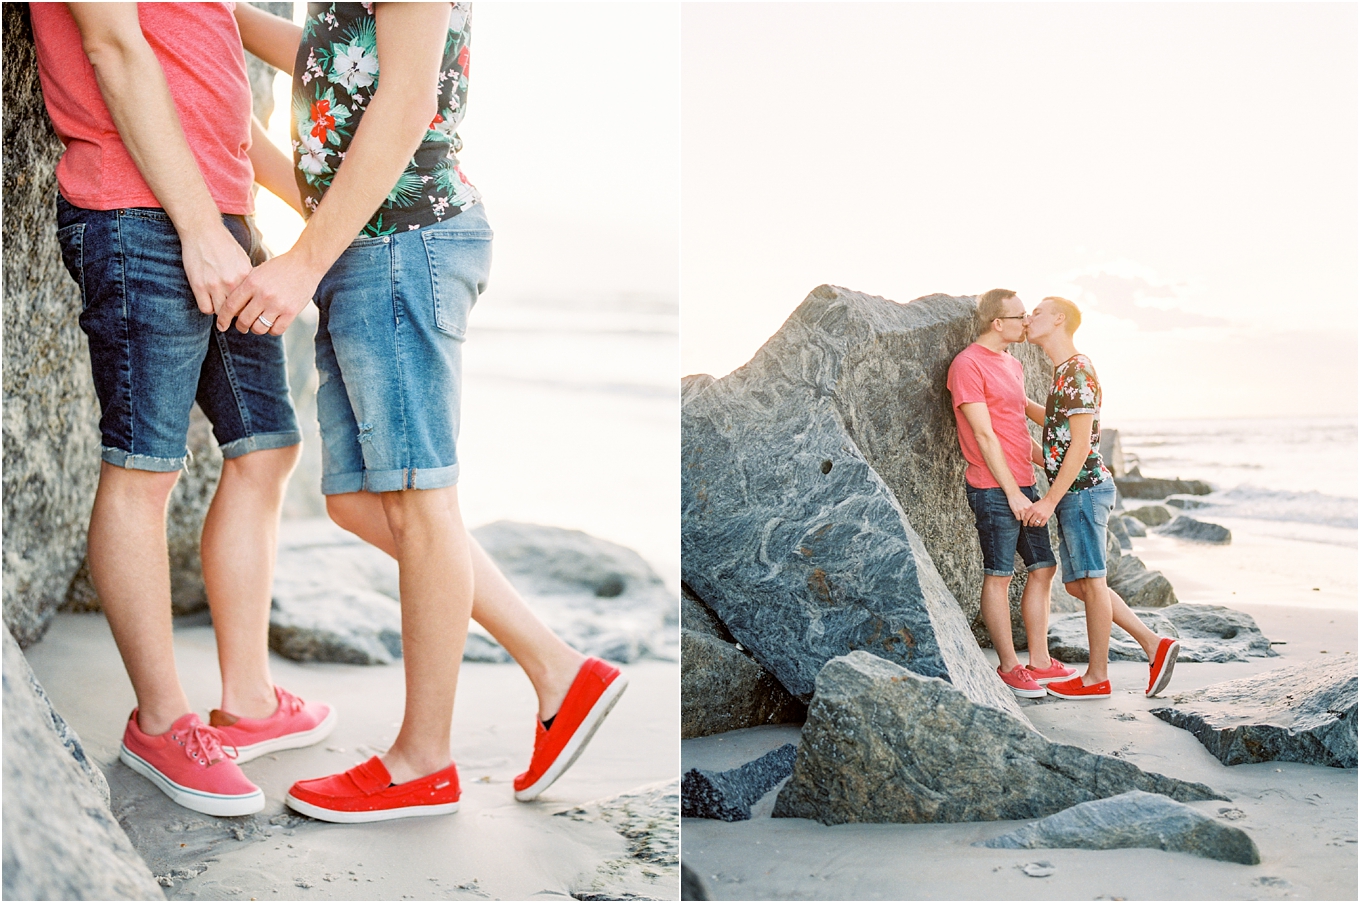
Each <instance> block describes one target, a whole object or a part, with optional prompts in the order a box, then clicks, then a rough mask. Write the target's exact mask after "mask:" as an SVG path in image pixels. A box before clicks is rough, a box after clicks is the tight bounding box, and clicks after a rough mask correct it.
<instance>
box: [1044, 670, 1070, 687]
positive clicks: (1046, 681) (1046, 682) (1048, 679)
mask: <svg viewBox="0 0 1360 903" xmlns="http://www.w3.org/2000/svg"><path fill="white" fill-rule="evenodd" d="M1076 676H1077V672H1075V671H1073V672H1072V673H1071V674H1066V675H1063V676H1061V677H1036V678H1034V682H1035V683H1036V684H1038V685H1039V686H1041V687H1046V686H1048V685H1049V684H1051V683H1053V682H1054V681H1055V680H1071V679H1072V678H1074V677H1076Z"/></svg>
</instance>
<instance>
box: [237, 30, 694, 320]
mask: <svg viewBox="0 0 1360 903" xmlns="http://www.w3.org/2000/svg"><path fill="white" fill-rule="evenodd" d="M297 6H298V7H299V8H301V7H303V6H305V4H301V3H299V4H297ZM679 18H680V13H679V6H678V4H673V3H649V4H626V3H623V4H620V3H568V4H554V3H502V4H496V3H479V4H476V5H475V7H474V11H473V37H472V76H471V83H470V87H469V90H468V110H467V118H466V119H465V120H464V121H463V124H462V126H461V127H460V128H459V134H460V135H461V137H462V139H463V153H462V154H461V155H460V160H461V162H462V167H463V171H464V173H466V174H467V176H468V178H469V179H470V180H471V181H472V182H473V183H474V184H475V185H476V186H477V187H478V188H479V189H480V190H481V192H482V195H483V196H484V198H485V201H486V208H487V215H488V217H489V219H490V220H491V225H492V228H493V229H494V230H495V232H496V252H495V253H496V261H495V266H494V267H493V271H492V278H491V290H492V292H494V297H495V298H496V299H497V300H502V299H504V300H509V299H515V300H530V301H539V302H543V301H548V302H556V301H579V300H581V299H582V298H586V299H593V300H601V301H610V300H614V299H617V298H618V297H620V296H637V295H643V296H646V297H648V298H652V299H658V300H665V301H670V302H672V303H673V302H674V301H675V298H676V293H677V291H676V289H677V282H678V278H679V277H678V273H679V270H678V242H679V211H680V120H679V99H680V98H679V92H680V21H679ZM284 96H285V97H286V94H285V95H284ZM287 111H288V106H287V104H286V103H285V104H284V105H283V106H282V107H281V113H282V115H276V116H275V117H274V119H275V121H274V122H271V123H270V125H271V129H270V131H271V134H278V135H279V137H280V140H281V141H282V142H283V143H286V137H285V136H286V135H287V123H286V121H283V120H285V119H286V117H287ZM272 206H273V205H269V204H267V203H264V202H262V203H261V211H260V212H261V216H260V219H261V227H262V228H268V229H270V230H271V231H272V233H273V234H274V235H277V236H279V237H278V238H276V239H275V240H274V243H273V244H274V245H275V249H276V250H282V249H284V248H286V247H288V245H289V244H291V242H292V240H294V239H295V238H296V232H297V230H299V229H300V228H301V223H300V221H299V220H297V218H296V217H295V216H294V215H293V214H292V213H291V212H288V211H286V208H285V212H284V213H283V214H281V215H279V214H276V213H275V211H274V210H272V209H271V207H272ZM276 217H277V218H276ZM290 221H291V222H290ZM267 234H269V233H267ZM489 297H490V296H489Z"/></svg>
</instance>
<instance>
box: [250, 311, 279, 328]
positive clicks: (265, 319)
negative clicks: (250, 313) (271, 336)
mask: <svg viewBox="0 0 1360 903" xmlns="http://www.w3.org/2000/svg"><path fill="white" fill-rule="evenodd" d="M255 319H257V320H259V321H260V322H261V323H263V324H264V328H265V329H273V328H274V321H273V320H271V319H269V318H268V317H266V316H264V315H263V314H261V315H260V316H258V317H256V318H255Z"/></svg>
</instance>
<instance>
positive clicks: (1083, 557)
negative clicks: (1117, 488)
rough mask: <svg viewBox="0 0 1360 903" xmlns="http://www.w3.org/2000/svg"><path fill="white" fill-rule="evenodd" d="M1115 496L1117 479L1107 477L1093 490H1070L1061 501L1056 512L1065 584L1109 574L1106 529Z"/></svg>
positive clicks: (1059, 552)
mask: <svg viewBox="0 0 1360 903" xmlns="http://www.w3.org/2000/svg"><path fill="white" fill-rule="evenodd" d="M1114 498H1115V492H1114V480H1105V481H1104V482H1102V483H1097V484H1096V485H1094V486H1092V487H1090V488H1089V489H1081V490H1078V491H1077V492H1067V493H1065V494H1064V495H1063V497H1062V501H1060V502H1058V507H1057V508H1056V509H1055V510H1054V513H1055V514H1056V515H1057V516H1058V558H1059V559H1060V560H1061V561H1062V579H1063V583H1071V582H1072V581H1073V580H1081V579H1082V578H1083V577H1104V576H1105V570H1106V558H1105V530H1106V526H1107V525H1108V524H1109V522H1110V511H1111V510H1112V509H1113V508H1114Z"/></svg>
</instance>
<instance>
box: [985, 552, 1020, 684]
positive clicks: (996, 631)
mask: <svg viewBox="0 0 1360 903" xmlns="http://www.w3.org/2000/svg"><path fill="white" fill-rule="evenodd" d="M1010 585H1011V578H1010V577H994V576H992V575H991V574H983V575H982V623H983V624H986V625H987V633H989V634H990V635H991V637H992V648H993V649H995V650H996V654H997V657H998V658H999V659H1000V660H1001V670H1002V671H1011V670H1013V669H1014V668H1015V666H1016V665H1018V664H1020V659H1018V658H1016V656H1015V640H1013V639H1012V638H1011V605H1010V600H1009V599H1008V598H1007V596H1006V590H1007V589H1009V587H1010Z"/></svg>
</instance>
